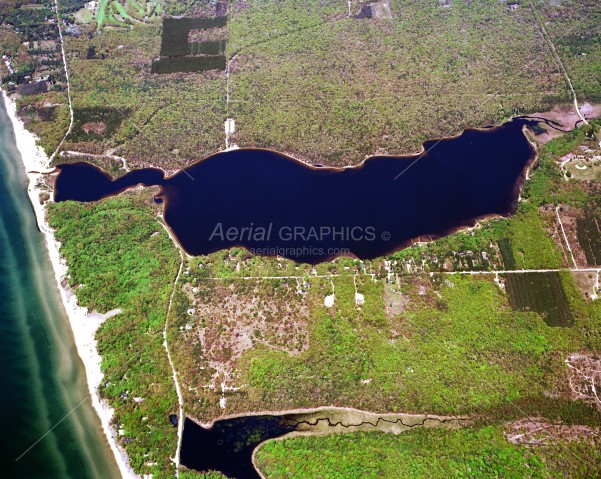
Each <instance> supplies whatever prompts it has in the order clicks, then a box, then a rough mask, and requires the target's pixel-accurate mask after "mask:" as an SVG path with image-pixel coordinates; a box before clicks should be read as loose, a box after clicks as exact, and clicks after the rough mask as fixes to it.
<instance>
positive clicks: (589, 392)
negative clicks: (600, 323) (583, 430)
mask: <svg viewBox="0 0 601 479" xmlns="http://www.w3.org/2000/svg"><path fill="white" fill-rule="evenodd" d="M565 362H566V364H567V365H568V380H569V384H570V390H571V393H572V397H573V399H576V400H577V399H581V400H583V401H584V402H586V403H588V404H591V405H592V406H595V407H596V408H597V409H599V410H600V411H601V399H600V396H601V356H595V355H592V354H579V353H576V354H572V355H571V356H568V357H567V358H566V360H565Z"/></svg>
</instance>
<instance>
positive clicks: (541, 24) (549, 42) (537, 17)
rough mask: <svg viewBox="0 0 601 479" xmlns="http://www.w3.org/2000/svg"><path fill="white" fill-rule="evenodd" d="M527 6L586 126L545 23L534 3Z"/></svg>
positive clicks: (572, 87)
mask: <svg viewBox="0 0 601 479" xmlns="http://www.w3.org/2000/svg"><path fill="white" fill-rule="evenodd" d="M528 4H529V5H530V8H531V10H532V15H533V16H534V20H535V21H536V23H537V24H538V27H539V28H540V31H541V34H542V36H543V39H544V40H545V43H546V44H547V45H548V46H549V50H550V51H551V56H552V57H553V60H555V63H557V66H558V67H559V69H560V70H561V73H562V74H563V76H564V78H565V79H566V83H567V85H568V88H569V89H570V92H571V93H572V99H573V103H574V108H575V109H576V114H577V115H578V116H579V117H580V119H581V120H582V122H583V123H584V124H585V125H588V121H586V118H584V116H583V115H582V112H581V111H580V107H579V106H578V98H577V97H576V92H575V91H574V86H573V85H572V80H571V79H570V75H568V71H567V70H566V67H565V65H564V64H563V61H562V60H561V57H560V56H559V53H557V49H556V48H555V45H554V44H553V40H551V36H550V35H549V32H548V31H547V27H546V26H545V22H544V21H543V20H542V19H541V18H540V14H539V13H538V11H537V10H536V8H535V7H534V3H532V0H528Z"/></svg>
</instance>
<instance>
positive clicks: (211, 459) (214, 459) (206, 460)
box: [180, 416, 296, 479]
mask: <svg viewBox="0 0 601 479" xmlns="http://www.w3.org/2000/svg"><path fill="white" fill-rule="evenodd" d="M290 418H292V416H246V417H240V418H234V419H224V420H221V421H216V422H215V424H214V425H213V426H212V427H211V428H210V429H206V428H204V427H202V426H199V425H198V424H196V423H195V422H194V421H191V420H190V419H188V418H186V420H185V422H184V432H183V436H182V448H181V454H180V462H181V463H182V465H184V466H186V467H187V468H188V469H194V470H197V471H208V470H215V471H220V472H222V473H223V474H225V475H226V476H228V477H235V478H236V479H260V476H259V474H258V473H257V471H256V470H255V468H254V466H253V464H252V454H253V451H254V450H255V448H256V447H257V446H258V445H259V444H260V443H262V442H264V441H266V440H267V439H273V438H276V437H280V436H283V435H284V434H287V433H289V432H292V431H294V429H295V428H296V422H295V421H294V420H291V419H290Z"/></svg>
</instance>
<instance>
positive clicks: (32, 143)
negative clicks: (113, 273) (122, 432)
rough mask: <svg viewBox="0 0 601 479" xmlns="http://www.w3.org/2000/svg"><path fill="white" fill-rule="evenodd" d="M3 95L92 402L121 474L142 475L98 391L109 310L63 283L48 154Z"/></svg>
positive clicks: (14, 105)
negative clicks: (47, 194)
mask: <svg viewBox="0 0 601 479" xmlns="http://www.w3.org/2000/svg"><path fill="white" fill-rule="evenodd" d="M2 98H3V101H4V104H5V106H6V110H7V112H8V116H9V118H10V120H11V123H12V126H13V130H14V133H15V140H16V145H17V149H18V150H19V153H20V156H21V160H22V163H23V166H24V168H25V173H26V175H27V178H28V179H29V183H28V187H27V194H28V196H29V200H30V202H31V205H32V207H33V211H34V214H35V217H36V222H37V225H38V229H39V230H40V232H41V233H42V234H43V235H44V242H45V244H46V249H47V252H48V257H49V259H50V262H51V264H52V269H53V272H54V277H55V279H56V286H57V287H58V290H59V292H60V296H61V301H62V304H63V306H64V308H65V311H66V313H67V317H68V319H69V326H70V328H71V332H72V335H73V339H74V342H75V346H76V348H77V353H78V355H79V357H80V359H81V361H82V362H83V365H84V369H85V373H86V383H87V387H88V391H89V393H90V397H91V399H92V406H93V407H94V410H95V412H96V414H97V416H98V418H99V419H100V422H101V425H102V429H103V432H104V435H105V437H106V439H107V441H108V444H109V446H110V448H111V451H112V452H113V455H114V457H115V460H116V463H117V466H118V467H119V471H120V472H121V475H122V477H123V478H127V479H129V478H131V479H133V478H138V477H139V476H137V475H136V474H135V473H134V471H133V469H132V468H131V466H130V465H129V459H128V456H127V453H126V452H125V451H124V450H123V449H122V448H121V447H120V446H119V444H118V442H117V435H116V432H115V431H114V429H113V428H112V426H111V420H112V418H113V415H114V411H113V409H112V408H111V407H110V406H109V405H108V403H107V402H106V401H104V400H101V398H100V395H99V394H98V386H99V385H100V383H101V381H102V378H103V376H104V374H103V373H102V370H101V367H100V364H101V357H100V355H99V354H98V351H97V348H96V340H95V335H96V331H97V330H98V328H99V327H100V325H101V324H102V322H103V321H104V320H105V319H106V318H107V317H108V316H110V314H107V315H101V314H98V313H95V312H92V313H89V312H88V310H87V308H84V307H80V306H79V305H78V304H77V298H76V297H75V295H74V294H73V292H72V291H71V289H70V288H69V287H68V286H66V287H65V286H63V284H62V283H63V278H65V277H66V276H67V275H68V267H67V265H66V263H65V261H64V259H63V258H62V257H61V255H60V243H59V242H58V241H57V240H56V238H55V237H54V232H53V230H52V229H51V228H50V226H49V225H48V224H47V222H46V208H45V205H44V204H42V203H40V200H39V197H40V193H42V189H41V188H40V182H41V181H42V180H43V178H44V174H45V173H43V172H47V171H48V170H49V165H48V163H49V158H48V156H47V155H46V154H45V152H44V150H43V149H42V148H41V147H40V146H38V144H37V143H36V140H37V138H36V136H35V135H34V134H33V133H31V132H29V131H28V130H27V129H26V128H25V126H24V124H23V122H22V121H21V120H19V118H18V117H17V108H16V103H15V101H14V99H12V98H11V97H10V96H9V95H8V94H7V93H6V92H5V91H4V90H2Z"/></svg>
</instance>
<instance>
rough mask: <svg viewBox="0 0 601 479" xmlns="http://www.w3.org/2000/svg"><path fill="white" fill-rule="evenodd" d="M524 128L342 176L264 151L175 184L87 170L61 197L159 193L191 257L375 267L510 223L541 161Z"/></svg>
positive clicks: (213, 163)
mask: <svg viewBox="0 0 601 479" xmlns="http://www.w3.org/2000/svg"><path fill="white" fill-rule="evenodd" d="M527 122H528V120H525V119H520V120H515V121H511V122H507V123H505V124H503V125H501V126H498V127H494V128H487V129H480V130H466V131H465V132H463V133H462V134H461V135H460V136H458V137H454V138H448V139H444V140H436V141H428V142H426V143H424V148H425V152H424V153H423V154H421V155H411V156H374V157H371V158H369V159H368V160H366V161H365V162H364V163H363V164H362V165H360V166H358V167H354V168H345V169H334V168H327V167H320V168H315V167H309V166H307V165H305V164H303V163H300V162H298V161H296V160H294V159H292V158H289V157H287V156H285V155H282V154H279V153H276V152H273V151H269V150H259V149H239V150H231V151H227V152H222V153H218V154H216V155H213V156H210V157H208V158H206V159H204V160H202V161H199V162H197V163H195V164H193V165H191V166H190V167H188V168H186V169H184V170H181V171H179V172H178V173H177V174H175V175H173V176H171V177H168V178H164V175H163V172H162V171H161V170H157V169H152V168H147V169H142V170H137V171H132V172H130V173H128V174H126V175H124V176H122V177H121V178H119V179H116V180H112V179H111V178H110V176H108V175H107V174H105V173H104V172H103V171H102V170H100V169H98V168H96V167H94V166H92V165H90V164H87V163H72V164H64V165H59V169H60V173H59V175H58V177H57V179H56V184H55V191H54V194H55V200H56V201H65V200H76V201H95V200H99V199H101V198H104V197H107V196H111V195H115V194H117V193H119V192H121V191H123V190H125V189H127V188H129V187H131V186H135V185H137V184H142V185H147V186H150V185H160V186H161V187H162V192H161V193H160V195H159V196H161V197H162V198H163V200H164V203H165V213H164V214H165V221H166V223H167V224H168V225H169V227H170V228H171V230H172V231H173V233H174V235H175V236H176V238H177V239H178V241H179V242H180V244H181V246H182V247H183V248H184V249H185V250H186V251H187V252H188V253H189V254H191V255H206V254H209V253H212V252H215V251H219V250H222V249H225V248H229V247H232V246H243V247H246V248H248V249H249V250H250V251H251V252H253V253H254V254H257V255H265V256H275V255H278V256H284V257H287V258H290V259H293V260H296V261H299V262H306V263H313V264H315V263H319V262H322V261H325V260H327V259H330V258H333V257H336V256H339V255H342V254H350V255H354V256H356V257H358V258H361V259H371V258H375V257H379V256H382V255H385V254H387V253H391V252H393V251H395V250H398V249H401V248H403V247H406V246H409V245H410V244H412V242H413V241H414V240H418V239H421V240H429V239H435V238H437V237H441V236H444V235H447V234H449V233H452V232H454V231H456V230H457V229H460V228H462V227H469V226H473V225H474V224H475V221H476V220H477V219H481V218H485V217H488V216H491V215H501V216H507V215H510V214H512V213H513V212H515V209H516V206H517V200H518V196H519V191H520V188H521V186H522V184H523V182H524V178H525V172H526V168H527V166H528V165H529V164H530V163H531V162H532V161H533V159H534V158H535V150H534V148H533V147H532V145H531V144H530V143H529V141H528V140H527V138H526V136H525V135H524V134H523V132H522V127H523V126H524V124H526V123H527Z"/></svg>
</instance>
